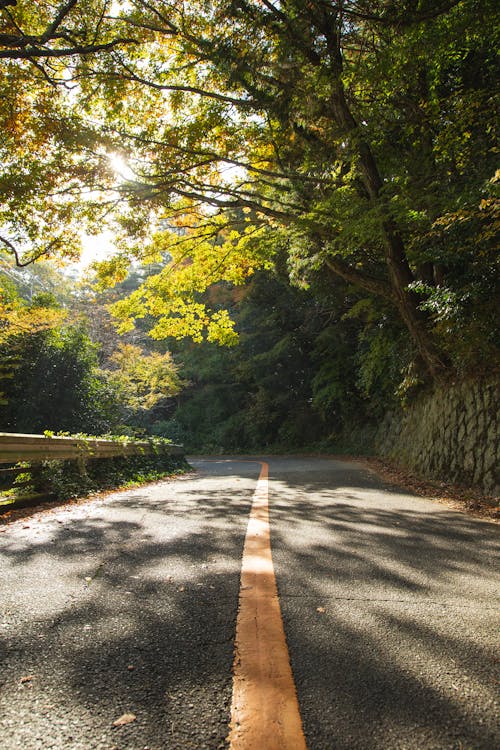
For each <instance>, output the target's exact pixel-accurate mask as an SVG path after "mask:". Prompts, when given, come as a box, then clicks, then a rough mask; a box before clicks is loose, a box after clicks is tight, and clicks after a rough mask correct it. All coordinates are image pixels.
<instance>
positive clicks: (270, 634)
mask: <svg viewBox="0 0 500 750" xmlns="http://www.w3.org/2000/svg"><path fill="white" fill-rule="evenodd" d="M259 463H261V466H262V469H261V472H260V476H259V479H258V481H257V489H256V491H255V493H254V498H253V502H252V508H251V511H250V518H249V522H248V528H247V533H246V537H245V546H244V549H243V562H242V568H241V584H240V597H239V609H238V618H237V621H236V642H235V656H234V665H233V672H234V677H233V698H232V706H231V725H230V726H231V731H230V733H229V738H228V739H229V743H230V750H306V742H305V738H304V732H303V729H302V720H301V717H300V710H299V704H298V701H297V693H296V689H295V682H294V679H293V675H292V669H291V666H290V659H289V655H288V648H287V644H286V638H285V631H284V628H283V620H282V618H281V610H280V603H279V599H278V590H277V587H276V578H275V575H274V566H273V559H272V555H271V535H270V527H269V503H268V476H269V466H268V464H267V463H265V462H259Z"/></svg>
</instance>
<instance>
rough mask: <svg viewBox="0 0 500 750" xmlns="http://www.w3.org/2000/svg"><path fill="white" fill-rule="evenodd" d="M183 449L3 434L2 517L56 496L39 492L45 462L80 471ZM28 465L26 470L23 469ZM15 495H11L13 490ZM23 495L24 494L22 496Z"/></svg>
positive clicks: (0, 471) (0, 436)
mask: <svg viewBox="0 0 500 750" xmlns="http://www.w3.org/2000/svg"><path fill="white" fill-rule="evenodd" d="M184 453H185V451H184V447H183V446H181V445H174V444H172V443H167V442H165V443H163V442H157V443H155V442H153V441H149V440H132V439H131V440H127V441H117V440H106V439H96V438H78V437H55V436H48V435H25V434H21V433H14V432H0V515H1V514H5V513H7V512H8V511H9V510H12V509H16V508H24V507H26V506H31V505H36V504H38V503H39V502H40V501H41V500H47V499H49V498H50V497H51V496H52V494H53V493H51V491H50V490H49V489H48V490H47V491H43V492H39V491H37V479H36V477H37V474H38V473H39V472H40V471H41V467H42V463H43V462H44V461H66V460H73V461H76V462H78V464H79V466H80V471H83V470H84V467H85V466H88V465H89V462H92V460H93V459H106V458H115V457H121V458H124V457H127V456H148V455H152V454H156V455H158V454H159V455H160V456H184ZM24 462H26V466H27V468H23V464H24ZM14 487H15V489H16V492H15V494H12V491H13V489H14ZM23 492H24V494H23Z"/></svg>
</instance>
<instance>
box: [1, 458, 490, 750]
mask: <svg viewBox="0 0 500 750" xmlns="http://www.w3.org/2000/svg"><path fill="white" fill-rule="evenodd" d="M263 460H265V461H268V462H269V467H270V468H269V471H270V474H269V505H270V523H271V544H272V551H273V560H274V568H275V574H276V581H277V586H278V592H279V598H280V605H281V613H282V617H283V623H284V629H285V633H286V638H287V642H288V651H289V655H290V661H291V665H292V671H293V676H294V679H295V685H296V690H297V696H298V704H299V708H300V714H301V717H302V723H303V727H304V734H305V738H306V742H307V747H308V748H309V750H356V749H357V748H360V749H361V748H362V749H364V748H366V749H367V750H368V749H369V750H392V749H401V750H403V749H407V750H417V748H418V750H426V749H428V750H431V749H432V750H438V749H445V748H447V749H450V750H452V749H453V750H466V749H468V750H471V749H474V750H481V749H483V748H484V750H493V749H494V748H497V747H499V748H500V733H499V732H498V727H497V726H496V724H495V720H496V715H497V714H498V711H497V709H498V705H497V704H496V703H495V701H496V698H497V693H496V692H495V688H496V685H497V683H496V682H495V678H496V677H498V674H496V669H495V668H496V665H497V664H498V662H497V661H496V659H497V654H498V638H496V635H497V633H498V630H495V629H496V628H497V626H498V593H499V586H498V581H499V577H498V564H496V566H495V562H496V563H498V557H495V555H497V553H498V531H497V529H498V527H496V526H495V525H493V524H491V523H488V522H485V521H479V520H475V519H471V518H469V517H468V516H466V515H463V514H461V513H457V512H453V511H450V510H448V509H447V508H445V507H443V506H440V505H437V504H435V503H432V502H430V501H427V500H424V499H422V498H418V497H413V496H411V495H409V494H406V493H404V492H402V491H399V490H397V489H396V488H393V487H392V488H391V487H387V486H385V485H384V484H383V483H382V482H381V481H380V480H378V479H377V478H376V477H375V476H374V475H373V474H371V473H370V472H368V471H367V470H366V469H364V468H363V466H361V465H359V464H355V463H347V462H340V461H337V460H333V459H322V458H303V459H300V458H276V457H272V458H266V459H263ZM192 464H193V465H194V466H195V468H196V469H197V472H196V474H193V475H189V476H187V477H185V478H181V479H177V480H174V481H166V482H161V483H158V484H155V485H151V486H148V487H142V488H140V489H134V490H130V491H126V492H117V493H113V494H111V495H109V496H108V497H106V498H104V499H102V498H101V499H94V500H90V501H88V502H86V503H83V504H78V505H69V506H65V507H61V508H59V509H57V510H52V511H45V512H43V513H40V514H37V515H34V516H33V517H31V518H30V519H29V520H26V521H16V522H15V523H11V524H8V525H6V526H2V527H0V747H1V748H2V750H14V748H23V749H24V750H35V749H37V750H38V749H42V748H43V750H45V749H48V748H52V749H54V750H63V749H64V750H97V749H99V750H100V749H101V748H102V749H103V750H104V749H106V750H112V748H115V750H118V749H119V750H146V748H147V749H148V750H177V749H178V750H181V749H182V750H189V749H190V748H193V749H196V750H217V749H218V748H224V747H227V744H226V742H225V740H226V737H227V736H228V732H229V730H228V724H229V718H230V708H231V692H232V664H233V649H234V638H235V630H236V616H237V609H238V594H239V588H240V569H241V564H242V554H243V545H244V538H245V533H246V529H247V524H248V515H249V511H250V506H251V503H252V498H253V495H254V491H255V488H256V484H257V478H258V476H259V471H260V464H259V463H255V462H252V461H251V460H246V461H245V460H242V459H241V458H234V459H230V458H226V459H217V458H214V459H201V458H200V459H193V460H192ZM124 715H125V716H127V715H128V719H126V720H125V721H128V723H124V724H122V725H121V726H113V722H115V721H116V720H117V719H120V717H123V716H124ZM132 717H134V718H133V719H132ZM131 719H132V720H131ZM237 750H239V748H238V749H237ZM256 750H270V748H269V747H265V746H262V747H261V748H257V749H256Z"/></svg>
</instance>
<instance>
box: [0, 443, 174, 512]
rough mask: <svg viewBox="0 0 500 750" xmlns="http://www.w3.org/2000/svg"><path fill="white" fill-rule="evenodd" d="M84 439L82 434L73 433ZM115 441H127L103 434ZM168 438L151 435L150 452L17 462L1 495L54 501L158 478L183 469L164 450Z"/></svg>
mask: <svg viewBox="0 0 500 750" xmlns="http://www.w3.org/2000/svg"><path fill="white" fill-rule="evenodd" d="M74 437H78V438H80V439H84V436H82V435H76V436H74ZM106 439H113V440H115V441H117V442H123V441H128V438H126V437H125V436H106ZM169 444H170V441H167V440H162V439H160V438H155V439H153V440H151V441H150V446H151V449H152V450H151V452H150V453H145V454H143V455H135V456H115V457H112V458H94V459H93V458H88V457H85V456H84V455H82V457H81V459H79V460H65V461H44V462H42V463H31V462H24V463H23V464H18V468H19V471H18V473H17V475H16V476H15V479H14V481H13V484H12V489H10V490H3V491H2V496H3V497H8V498H9V500H11V501H12V502H15V500H16V498H17V497H25V496H27V495H28V496H29V495H32V494H38V493H41V494H45V495H50V496H51V497H54V498H57V499H58V500H68V499H71V498H74V497H82V496H84V495H87V494H89V493H91V492H96V491H98V490H106V489H113V488H116V487H123V486H130V485H132V484H141V483H144V482H151V481H155V480H157V479H161V478H162V477H164V476H167V475H171V474H179V473H183V472H184V471H186V469H187V468H189V467H188V464H187V463H186V460H185V458H184V457H183V456H174V455H170V454H169V453H168V445H169Z"/></svg>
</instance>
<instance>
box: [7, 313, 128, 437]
mask: <svg viewBox="0 0 500 750" xmlns="http://www.w3.org/2000/svg"><path fill="white" fill-rule="evenodd" d="M0 356H1V358H2V360H3V361H4V362H5V361H10V362H11V369H12V372H13V377H12V378H9V379H8V380H4V382H3V390H4V395H5V400H6V403H5V404H4V405H3V406H2V409H1V413H0V426H1V429H2V430H4V431H10V432H28V433H30V432H31V433H32V432H43V431H44V430H47V429H48V430H54V431H58V430H67V431H69V432H77V431H80V430H85V431H89V432H97V433H99V432H102V431H106V430H108V429H109V427H110V422H111V421H113V419H114V414H113V412H116V408H117V402H116V399H115V398H114V394H112V393H110V391H109V389H108V387H107V386H106V384H105V383H103V382H102V381H101V380H100V379H99V378H98V377H97V376H96V374H95V369H96V365H97V357H96V350H95V346H94V345H93V344H92V342H91V341H90V339H89V338H88V336H87V334H86V333H85V331H84V330H82V329H79V328H76V327H72V326H65V327H63V328H61V329H60V330H55V329H47V330H43V331H38V332H34V333H26V334H24V335H18V336H12V337H10V338H9V340H8V341H7V343H6V344H5V345H4V346H2V347H1V349H0Z"/></svg>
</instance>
